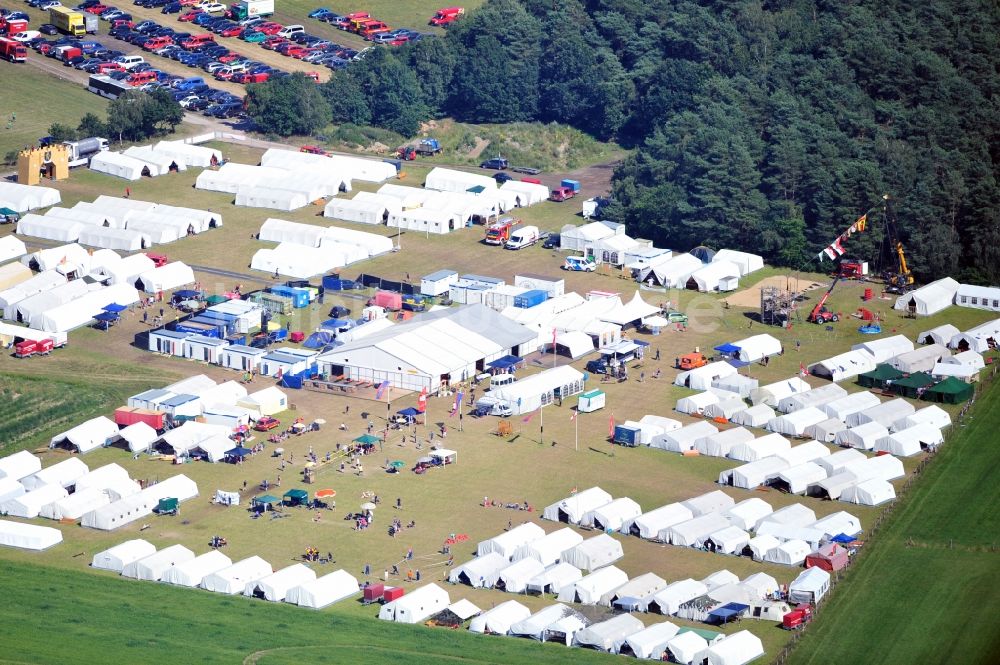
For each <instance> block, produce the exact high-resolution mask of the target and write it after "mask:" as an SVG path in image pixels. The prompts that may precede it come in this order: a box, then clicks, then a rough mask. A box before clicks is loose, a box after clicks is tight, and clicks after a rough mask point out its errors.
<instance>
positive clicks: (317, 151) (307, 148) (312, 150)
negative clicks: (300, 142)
mask: <svg viewBox="0 0 1000 665" xmlns="http://www.w3.org/2000/svg"><path fill="white" fill-rule="evenodd" d="M299 152H308V153H309V154H310V155H326V150H323V148H321V147H319V146H318V145H304V146H302V147H301V148H299Z"/></svg>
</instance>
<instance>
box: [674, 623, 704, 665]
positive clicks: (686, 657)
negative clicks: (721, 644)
mask: <svg viewBox="0 0 1000 665" xmlns="http://www.w3.org/2000/svg"><path fill="white" fill-rule="evenodd" d="M707 647H708V641H707V640H706V639H705V638H704V637H702V636H700V635H698V634H697V633H695V632H693V631H687V632H683V633H681V632H678V634H677V635H675V636H674V637H672V638H671V639H670V641H668V642H667V651H669V652H670V655H671V656H673V659H674V660H675V661H677V662H678V663H686V664H690V663H693V662H694V661H695V659H696V658H697V657H698V654H700V653H701V652H702V651H704V650H705V649H706V648H707Z"/></svg>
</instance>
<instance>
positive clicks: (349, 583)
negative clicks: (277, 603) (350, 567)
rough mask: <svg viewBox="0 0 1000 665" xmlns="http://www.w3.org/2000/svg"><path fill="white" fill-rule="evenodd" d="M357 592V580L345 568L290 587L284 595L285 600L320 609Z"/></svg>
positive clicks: (300, 605)
mask: <svg viewBox="0 0 1000 665" xmlns="http://www.w3.org/2000/svg"><path fill="white" fill-rule="evenodd" d="M357 593H358V580H357V579H356V578H355V577H354V576H353V575H351V574H350V573H348V572H347V571H346V570H337V571H334V572H332V573H330V574H329V575H324V576H323V577H320V578H317V579H313V580H310V581H307V582H304V583H302V584H300V585H298V586H295V587H292V588H291V589H289V590H288V592H287V593H286V595H285V602H288V603H293V604H295V605H298V606H299V607H311V608H313V609H321V608H323V607H326V606H328V605H332V604H333V603H336V602H337V601H340V600H343V599H344V598H349V597H350V596H354V595H357Z"/></svg>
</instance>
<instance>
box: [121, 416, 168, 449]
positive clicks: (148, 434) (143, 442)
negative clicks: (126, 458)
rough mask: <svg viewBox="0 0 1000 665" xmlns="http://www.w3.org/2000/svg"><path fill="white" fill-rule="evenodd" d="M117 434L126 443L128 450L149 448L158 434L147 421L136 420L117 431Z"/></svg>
mask: <svg viewBox="0 0 1000 665" xmlns="http://www.w3.org/2000/svg"><path fill="white" fill-rule="evenodd" d="M118 436H120V437H121V438H122V440H124V441H125V442H126V443H127V444H128V449H129V450H130V451H132V452H136V451H139V450H149V447H150V446H151V445H152V444H153V442H154V441H156V439H157V438H159V436H160V435H159V434H157V433H156V430H155V429H153V428H152V427H150V426H149V425H148V424H147V423H144V422H137V423H133V424H131V425H129V426H128V427H125V428H122V429H121V430H120V431H119V432H118Z"/></svg>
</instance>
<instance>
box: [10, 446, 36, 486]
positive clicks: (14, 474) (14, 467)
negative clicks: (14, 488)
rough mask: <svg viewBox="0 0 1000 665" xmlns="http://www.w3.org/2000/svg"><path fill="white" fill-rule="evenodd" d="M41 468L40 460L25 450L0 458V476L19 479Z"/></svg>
mask: <svg viewBox="0 0 1000 665" xmlns="http://www.w3.org/2000/svg"><path fill="white" fill-rule="evenodd" d="M41 470H42V460H41V459H40V458H38V457H37V456H36V455H33V454H31V453H29V452H28V451H27V450H19V451H18V452H16V453H14V454H13V455H8V456H6V457H3V458H0V478H11V479H13V480H20V479H21V478H24V477H25V476H30V475H31V474H33V473H35V472H37V471H41Z"/></svg>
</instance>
